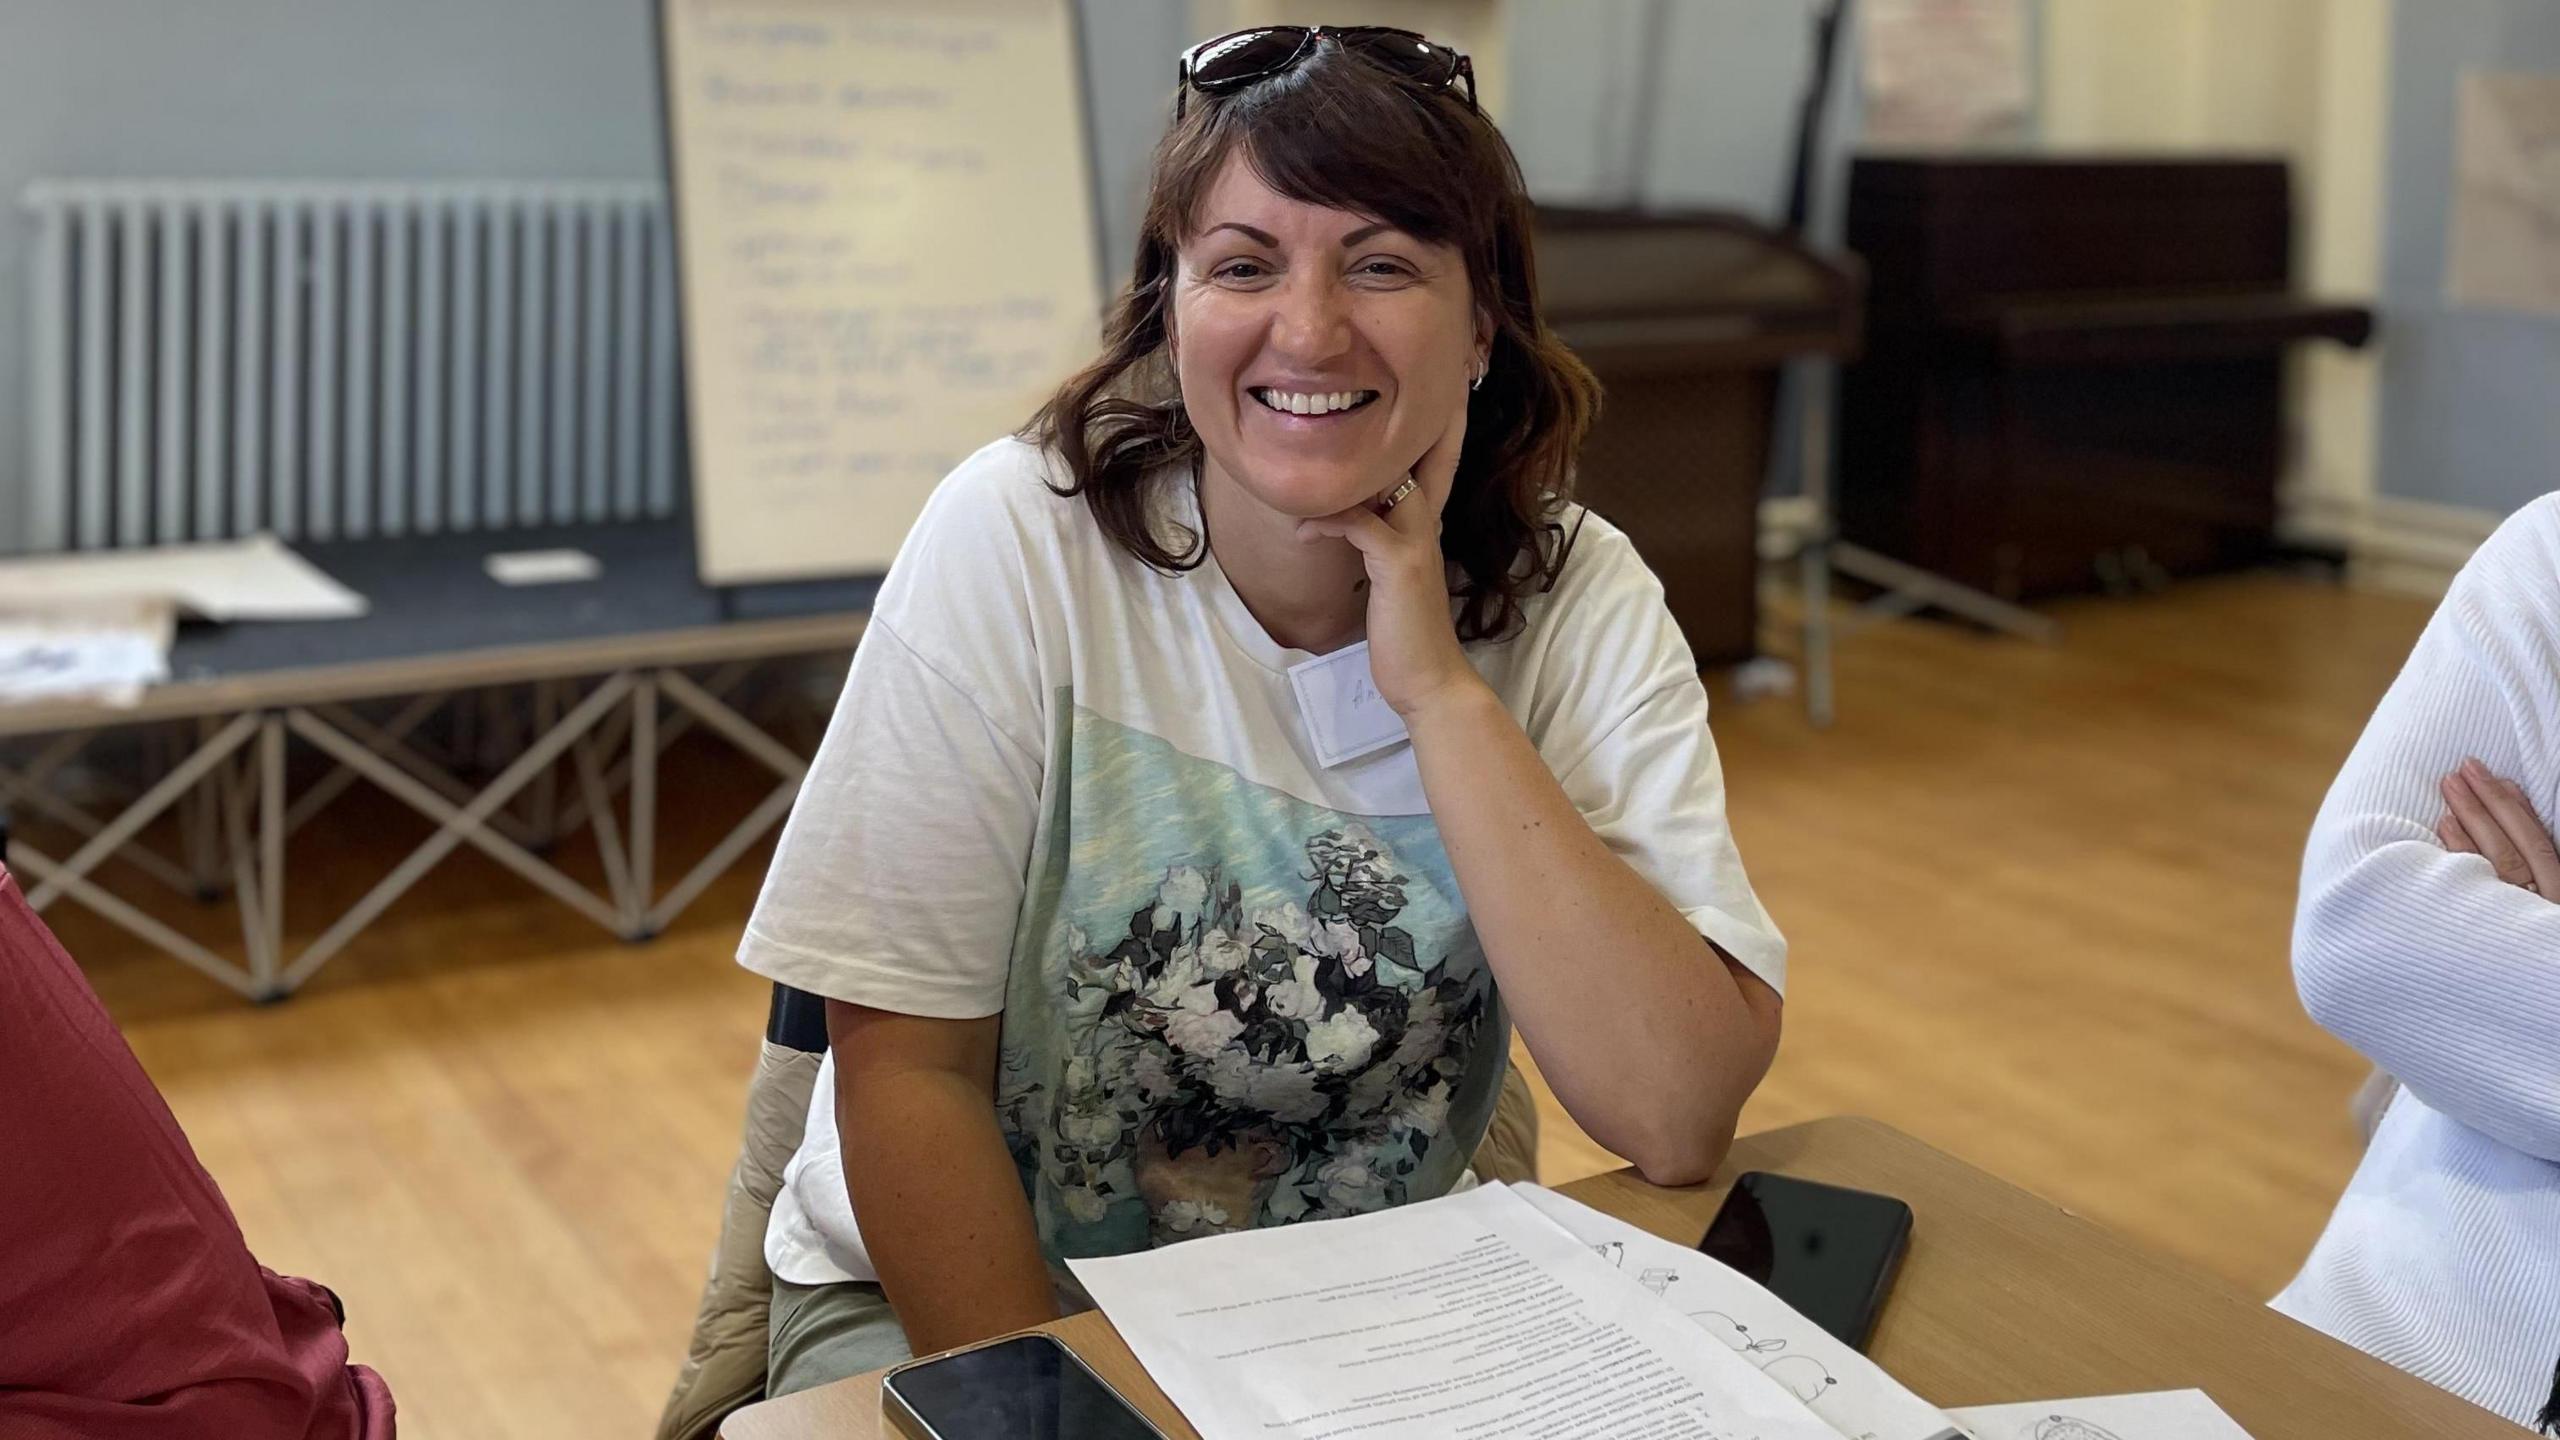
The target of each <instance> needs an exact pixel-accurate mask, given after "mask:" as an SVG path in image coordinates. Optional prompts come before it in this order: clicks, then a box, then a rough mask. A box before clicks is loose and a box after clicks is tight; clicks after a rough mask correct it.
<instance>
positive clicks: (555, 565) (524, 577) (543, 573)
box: [480, 550, 604, 585]
mask: <svg viewBox="0 0 2560 1440" xmlns="http://www.w3.org/2000/svg"><path fill="white" fill-rule="evenodd" d="M480 568H481V569H483V570H486V571H487V572H489V578H490V579H492V580H495V581H497V582H498V583H499V584H501V585H567V584H572V583H574V582H576V581H580V580H593V579H594V578H596V577H597V576H599V575H601V574H603V573H604V563H603V562H602V561H600V560H598V559H596V557H594V556H593V555H590V554H588V553H587V552H586V551H584V550H510V551H508V552H506V553H505V554H502V555H491V556H488V557H487V558H485V559H483V560H482V561H481V562H480Z"/></svg>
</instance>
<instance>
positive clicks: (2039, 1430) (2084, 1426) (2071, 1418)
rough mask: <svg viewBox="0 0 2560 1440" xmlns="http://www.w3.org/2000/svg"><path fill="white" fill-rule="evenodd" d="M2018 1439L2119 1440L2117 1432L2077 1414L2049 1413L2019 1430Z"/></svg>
mask: <svg viewBox="0 0 2560 1440" xmlns="http://www.w3.org/2000/svg"><path fill="white" fill-rule="evenodd" d="M2018 1440H2118V1437H2117V1435H2116V1432H2114V1431H2113V1430H2110V1429H2108V1428H2106V1427H2105V1426H2103V1425H2093V1424H2091V1423H2089V1422H2088V1421H2086V1420H2083V1419H2081V1418H2080V1417H2078V1416H2076V1415H2047V1416H2045V1417H2044V1418H2043V1419H2041V1420H2038V1421H2036V1422H2035V1423H2033V1424H2031V1425H2029V1426H2027V1427H2026V1428H2025V1429H2023V1430H2021V1431H2019V1432H2018Z"/></svg>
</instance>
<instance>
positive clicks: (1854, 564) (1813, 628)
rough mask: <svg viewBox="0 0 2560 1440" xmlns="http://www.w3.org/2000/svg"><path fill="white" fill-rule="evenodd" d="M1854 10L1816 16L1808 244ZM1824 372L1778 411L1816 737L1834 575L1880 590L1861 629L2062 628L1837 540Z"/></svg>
mask: <svg viewBox="0 0 2560 1440" xmlns="http://www.w3.org/2000/svg"><path fill="white" fill-rule="evenodd" d="M1851 3H1852V0H1825V3H1823V4H1821V5H1820V6H1818V7H1817V8H1816V10H1815V12H1814V21H1813V27H1814V29H1813V67H1812V74H1811V75H1810V76H1809V77H1808V80H1807V84H1806V86H1805V95H1804V108H1803V110H1802V112H1801V113H1800V114H1799V115H1798V117H1797V121H1796V154H1795V166H1794V169H1793V172H1792V173H1791V175H1790V176H1789V179H1788V186H1787V205H1786V229H1787V231H1788V233H1790V234H1792V235H1794V236H1795V237H1796V238H1797V239H1799V240H1804V241H1807V242H1810V240H1811V236H1810V234H1809V233H1808V231H1809V229H1810V226H1811V223H1812V217H1813V185H1814V176H1815V173H1816V170H1817V168H1818V167H1819V166H1820V164H1821V151H1822V121H1823V114H1824V112H1825V110H1826V109H1827V108H1828V106H1829V104H1830V100H1831V85H1832V80H1833V67H1834V65H1835V62H1836V57H1837V55H1838V52H1839V45H1840V31H1841V27H1842V26H1843V25H1844V24H1846V23H1847V22H1848V20H1849V16H1850V6H1851ZM1818 363H1820V362H1818V361H1812V360H1806V361H1799V362H1797V363H1796V364H1795V365H1793V366H1790V367H1789V370H1790V374H1789V376H1788V377H1787V381H1786V383H1785V384H1784V385H1783V386H1782V389H1781V392H1780V401H1779V404H1780V407H1781V413H1783V411H1784V405H1785V398H1786V391H1787V390H1788V389H1792V390H1793V392H1794V398H1795V402H1796V412H1797V419H1798V422H1799V427H1800V432H1801V433H1800V434H1799V436H1798V446H1797V450H1796V453H1795V456H1794V462H1795V466H1796V473H1797V477H1798V484H1797V491H1798V493H1799V495H1801V496H1802V498H1803V504H1804V508H1805V510H1806V511H1807V512H1808V517H1807V519H1806V522H1805V525H1806V529H1805V536H1804V539H1803V541H1802V542H1801V543H1800V544H1799V546H1798V548H1797V550H1796V563H1797V566H1798V567H1799V572H1800V573H1799V582H1800V584H1801V585H1802V587H1803V601H1802V603H1803V605H1804V637H1803V645H1804V654H1803V659H1802V663H1803V665H1804V707H1805V716H1806V718H1807V719H1809V720H1811V721H1812V722H1813V725H1814V727H1815V728H1816V729H1829V728H1830V726H1831V722H1832V720H1833V718H1834V715H1835V704H1834V695H1833V686H1832V675H1831V647H1832V644H1833V642H1834V641H1835V640H1837V639H1839V638H1841V635H1839V634H1835V633H1834V630H1833V626H1832V622H1831V577H1832V574H1833V573H1834V572H1837V573H1839V574H1842V575H1846V576H1849V577H1851V578H1852V579H1855V580H1860V581H1863V582H1865V583H1867V584H1869V585H1873V586H1875V587H1877V589H1878V590H1879V592H1880V593H1878V594H1877V595H1876V596H1875V597H1874V598H1872V599H1870V600H1868V601H1866V602H1865V603H1864V604H1863V605H1861V606H1860V607H1859V612H1858V613H1859V619H1860V622H1861V623H1864V622H1871V621H1875V620H1886V619H1893V618H1895V617H1898V616H1903V615H1911V614H1916V613H1918V612H1919V611H1922V610H1943V611H1945V612H1946V613H1948V614H1950V615H1956V616H1960V617H1962V618H1964V619H1967V620H1970V621H1972V622H1974V623H1975V624H1977V625H1981V626H1984V627H1985V628H1987V629H1992V630H1997V631H2000V632H2002V633H2003V634H2008V635H2014V636H2017V637H2019V638H2020V639H2025V640H2035V641H2040V642H2044V643H2051V642H2052V641H2055V640H2058V639H2060V638H2061V637H2062V626H2061V625H2060V624H2059V623H2057V622H2055V621H2054V620H2053V619H2051V618H2050V617H2047V616H2043V615H2039V614H2037V613H2036V612H2034V611H2032V610H2029V609H2027V608H2026V607H2025V606H2022V605H2016V604H2012V603H2010V602H2009V601H2006V600H2003V599H2001V598H2000V597H1998V596H1996V595H1992V594H1989V593H1986V592H1984V591H1981V590H1977V589H1975V588H1973V587H1972V586H1970V585H1966V584H1963V583H1962V582H1960V581H1956V580H1951V579H1948V578H1947V577H1946V576H1944V575H1939V574H1935V573H1933V572H1931V571H1928V570H1923V569H1921V568H1920V567H1919V566H1917V565H1913V564H1909V563H1907V562H1905V561H1901V560H1896V559H1894V558H1893V557H1892V556H1890V555H1881V554H1878V553H1877V552H1875V551H1873V550H1870V549H1867V548H1866V547H1865V546H1863V545H1855V544H1851V543H1850V542H1848V541H1846V540H1842V539H1841V538H1840V537H1839V533H1838V527H1837V525H1836V524H1835V522H1834V521H1833V518H1832V511H1831V395H1830V391H1829V388H1828V387H1825V386H1823V385H1819V384H1816V383H1814V376H1813V373H1812V367H1813V366H1814V365H1816V364H1818ZM1787 463H1788V459H1787V456H1786V455H1785V454H1784V452H1783V451H1780V452H1778V453H1776V454H1774V455H1773V457H1772V460H1771V471H1772V479H1775V478H1776V477H1777V474H1778V473H1779V472H1780V471H1782V469H1783V467H1784V466H1785V465H1786V464H1787ZM1853 628H1854V627H1853ZM1843 633H1847V632H1843Z"/></svg>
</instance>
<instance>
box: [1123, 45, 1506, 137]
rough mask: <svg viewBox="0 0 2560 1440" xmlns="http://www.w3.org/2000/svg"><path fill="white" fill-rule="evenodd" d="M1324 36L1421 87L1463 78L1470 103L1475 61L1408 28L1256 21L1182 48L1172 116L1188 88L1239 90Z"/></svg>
mask: <svg viewBox="0 0 2560 1440" xmlns="http://www.w3.org/2000/svg"><path fill="white" fill-rule="evenodd" d="M1326 41H1331V42H1333V43H1334V44H1336V45H1339V46H1341V47H1342V48H1343V49H1345V50H1348V51H1350V52H1352V53H1353V54H1355V55H1358V56H1359V57H1360V58H1361V59H1363V60H1366V61H1368V62H1369V63H1370V64H1372V65H1375V66H1377V67H1378V68H1379V69H1381V70H1384V71H1386V72H1387V73H1388V74H1389V75H1392V76H1394V77H1395V78H1396V79H1397V80H1399V81H1402V82H1403V83H1405V84H1407V85H1411V86H1413V87H1415V88H1416V89H1419V90H1423V91H1426V92H1438V91H1442V90H1449V89H1454V88H1455V87H1456V86H1457V84H1458V82H1459V81H1460V80H1464V81H1465V82H1466V88H1467V108H1468V109H1470V110H1473V109H1475V108H1476V65H1475V62H1474V61H1473V60H1470V59H1468V58H1467V57H1466V56H1464V55H1461V54H1459V53H1458V52H1457V51H1455V50H1452V49H1450V48H1449V47H1448V46H1446V45H1435V44H1433V43H1431V42H1430V41H1429V40H1426V39H1424V38H1423V37H1422V36H1420V35H1417V34H1415V33H1414V32H1413V31H1411V30H1396V29H1391V28H1389V27H1387V26H1384V25H1261V26H1256V27H1255V28H1253V29H1251V30H1238V31H1236V32H1235V33H1234V34H1232V35H1221V36H1219V37H1218V38H1217V39H1215V40H1203V41H1201V42H1200V43H1199V44H1197V45H1194V46H1192V47H1191V48H1190V49H1188V50H1185V51H1183V52H1182V70H1181V79H1180V82H1179V83H1178V84H1177V85H1176V87H1175V89H1174V92H1173V115H1174V118H1175V119H1177V120H1179V119H1181V118H1182V111H1183V102H1184V101H1185V100H1186V99H1187V98H1188V97H1189V96H1190V94H1191V92H1192V91H1194V90H1197V91H1199V92H1200V93H1201V94H1203V95H1224V94H1227V93H1228V92H1230V91H1234V90H1241V89H1243V88H1244V87H1245V86H1247V85H1250V84H1252V83H1253V82H1255V81H1256V80H1264V79H1268V78H1270V77H1271V76H1274V75H1277V74H1280V73H1281V72H1283V71H1286V70H1293V69H1295V68H1297V67H1298V66H1299V65H1300V64H1303V63H1304V62H1305V61H1306V58H1307V57H1308V56H1310V55H1313V54H1314V53H1315V52H1316V47H1317V46H1318V45H1321V44H1323V43H1325V42H1326Z"/></svg>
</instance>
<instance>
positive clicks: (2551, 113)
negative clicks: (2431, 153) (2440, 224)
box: [2445, 71, 2560, 315]
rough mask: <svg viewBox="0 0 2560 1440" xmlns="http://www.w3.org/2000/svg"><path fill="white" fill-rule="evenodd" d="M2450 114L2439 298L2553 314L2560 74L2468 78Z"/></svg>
mask: <svg viewBox="0 0 2560 1440" xmlns="http://www.w3.org/2000/svg"><path fill="white" fill-rule="evenodd" d="M2457 111H2458V113H2457V115H2456V118H2455V129H2454V179H2453V237H2452V242H2451V245H2450V246H2449V248H2448V253H2447V257H2446V263H2445V298H2446V299H2447V300H2448V301H2450V302H2451V303H2453V304H2455V305H2464V306H2476V307H2479V308H2483V309H2495V310H2527V311H2532V312H2534V313H2537V314H2542V315H2560V75H2555V74H2548V73H2520V72H2497V71H2473V72H2471V73H2469V74H2466V75H2464V76H2463V77H2462V89H2461V96H2460V100H2459V102H2458V105H2457Z"/></svg>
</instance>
